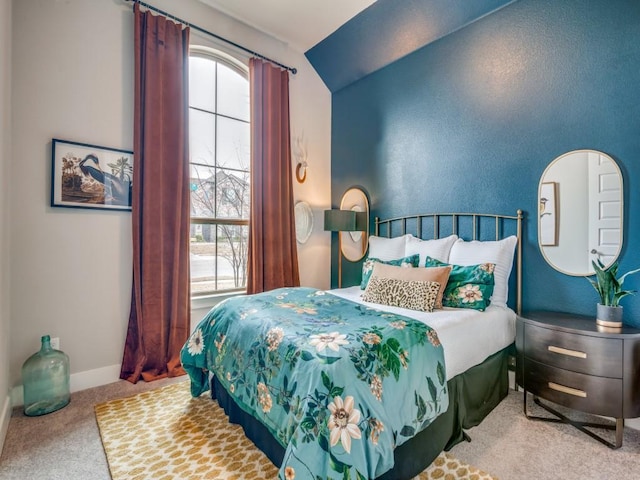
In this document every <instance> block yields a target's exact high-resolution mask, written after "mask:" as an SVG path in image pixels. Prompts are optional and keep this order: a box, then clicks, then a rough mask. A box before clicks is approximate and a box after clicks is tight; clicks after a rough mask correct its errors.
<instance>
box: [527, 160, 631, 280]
mask: <svg viewBox="0 0 640 480" xmlns="http://www.w3.org/2000/svg"><path fill="white" fill-rule="evenodd" d="M584 153H595V154H598V155H600V156H603V157H606V158H607V159H608V160H609V161H610V162H611V164H612V165H613V166H614V168H615V171H616V173H617V174H618V178H619V180H620V243H619V245H618V249H617V251H616V253H615V255H613V258H612V260H611V261H610V262H607V263H606V264H605V265H606V266H608V265H611V264H612V263H613V262H615V261H616V260H617V259H618V257H619V256H620V252H621V251H622V245H623V243H624V178H623V176H622V170H621V169H620V166H619V165H618V163H617V162H616V161H615V160H614V159H613V158H612V157H611V156H610V155H608V154H606V153H604V152H601V151H599V150H592V149H581V150H572V151H570V152H566V153H563V154H562V155H560V156H558V157H556V158H554V159H553V160H552V161H551V162H550V163H549V165H547V167H546V168H545V169H544V171H543V172H542V175H541V176H540V181H539V182H538V196H537V198H536V204H537V205H538V207H537V209H538V215H537V216H538V225H537V227H538V248H539V249H540V253H541V254H542V257H543V258H544V259H545V261H546V262H547V264H548V265H549V266H551V267H552V268H553V269H554V270H557V271H558V272H560V273H562V274H564V275H570V276H573V277H588V276H592V275H594V274H595V272H594V270H593V268H591V267H589V268H588V270H587V271H586V272H583V271H580V272H578V271H570V270H567V269H566V268H563V266H558V265H556V264H555V263H554V262H553V261H552V260H551V259H550V258H549V256H548V255H547V253H545V248H546V247H553V246H555V245H554V244H545V245H543V242H542V229H541V218H542V216H541V213H542V212H543V211H544V210H543V208H542V203H541V198H542V189H543V185H547V187H546V188H548V189H549V191H551V192H553V193H554V194H555V201H556V203H557V205H556V208H558V209H559V201H558V198H559V197H558V193H559V192H558V191H557V185H555V184H554V185H553V186H550V185H549V184H550V183H555V182H553V181H550V180H548V179H545V177H546V176H547V174H548V172H549V170H550V169H551V168H552V167H553V166H554V165H556V164H557V163H558V162H559V161H561V160H562V159H564V158H566V157H568V156H570V155H574V154H584ZM558 215H560V212H559V210H558ZM559 220H560V221H561V220H562V219H557V218H556V220H555V221H556V234H555V235H556V241H555V242H554V243H557V238H558V236H559V225H560V223H559ZM587 234H588V232H587Z"/></svg>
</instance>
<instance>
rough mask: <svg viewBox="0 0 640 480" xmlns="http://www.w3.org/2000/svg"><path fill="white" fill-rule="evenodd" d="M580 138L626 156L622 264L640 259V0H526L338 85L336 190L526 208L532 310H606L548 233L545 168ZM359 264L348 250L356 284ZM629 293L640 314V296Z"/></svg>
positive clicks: (381, 206) (347, 272) (578, 145)
mask: <svg viewBox="0 0 640 480" xmlns="http://www.w3.org/2000/svg"><path fill="white" fill-rule="evenodd" d="M576 149H595V150H600V151H603V152H605V153H607V154H609V155H610V156H611V157H613V158H614V159H615V160H616V161H617V163H618V165H619V166H620V168H621V170H622V173H623V178H624V189H625V192H624V202H625V206H624V215H625V218H624V246H623V249H622V253H621V257H620V258H621V262H620V271H621V272H624V271H627V270H630V269H632V268H637V267H640V188H639V187H638V183H639V182H640V1H638V0H562V1H557V0H519V1H517V2H515V3H511V4H509V5H508V6H506V7H504V8H502V9H500V10H498V11H497V12H495V13H493V14H491V15H488V16H485V17H484V18H482V19H480V20H478V21H476V22H474V23H472V24H470V25H469V26H467V27H465V28H463V29H460V30H458V31H456V32H454V33H452V34H450V35H448V36H446V37H443V38H441V39H439V40H437V41H435V42H433V43H431V44H429V45H427V46H425V47H423V48H421V49H420V50H417V51H416V52H414V53H412V54H410V55H408V56H406V57H404V58H402V59H400V60H398V61H396V62H394V63H392V64H391V65H388V66H387V67H385V68H382V69H381V70H378V71H377V72H375V73H372V74H370V75H368V76H366V77H364V78H362V79H361V80H359V81H357V82H355V83H352V84H350V85H348V86H347V87H345V88H343V89H341V90H339V91H337V92H335V93H334V94H333V96H332V161H331V168H332V172H331V175H332V203H333V205H334V206H336V205H339V204H340V198H341V196H342V194H343V192H344V191H345V190H347V188H349V187H350V186H352V185H360V186H362V187H363V188H364V189H365V190H366V191H367V192H368V194H369V196H370V200H371V205H372V217H373V216H376V215H377V216H380V217H383V218H385V217H389V216H396V215H405V214H412V213H421V212H437V211H481V212H499V213H504V214H514V213H515V212H516V210H517V209H519V208H520V209H523V210H524V211H525V212H526V215H527V221H526V224H525V230H524V235H525V238H524V307H525V309H551V310H560V311H568V312H574V313H582V314H586V315H595V304H596V303H597V300H598V297H597V295H596V292H595V291H594V290H593V288H592V287H591V286H590V285H589V283H588V282H587V280H586V279H584V278H582V277H570V276H566V275H563V274H561V273H559V272H557V271H556V270H554V269H553V268H551V267H550V266H549V265H547V263H546V262H545V260H544V259H543V257H542V255H541V253H540V251H539V249H538V241H537V218H536V214H537V202H536V197H537V189H538V182H539V179H540V176H541V174H542V173H543V171H544V169H545V167H546V166H547V165H548V164H549V162H551V161H552V160H553V159H554V158H556V157H557V156H559V155H561V154H563V153H565V152H568V151H571V150H576ZM567 220H568V219H563V221H567ZM334 237H335V235H334ZM336 258H337V250H336V246H335V242H334V247H333V259H334V265H335V262H336ZM332 270H333V276H334V277H333V283H334V284H335V282H336V269H335V268H333V269H332ZM359 275H360V274H359V265H358V264H351V263H350V262H347V261H344V260H343V278H344V283H343V285H344V284H347V285H348V284H349V283H354V282H355V281H357V279H359ZM625 287H627V288H631V289H640V274H637V275H635V276H630V277H628V279H627V281H626V282H625ZM622 305H623V306H624V308H625V322H626V323H629V324H632V325H636V326H640V296H632V297H626V298H625V299H624V300H622Z"/></svg>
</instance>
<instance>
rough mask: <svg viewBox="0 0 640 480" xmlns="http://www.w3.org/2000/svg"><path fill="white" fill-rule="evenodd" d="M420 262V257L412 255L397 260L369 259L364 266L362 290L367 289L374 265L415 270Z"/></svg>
mask: <svg viewBox="0 0 640 480" xmlns="http://www.w3.org/2000/svg"><path fill="white" fill-rule="evenodd" d="M418 262H420V255H411V256H410V257H403V258H398V259H396V260H380V259H379V258H372V257H368V258H367V259H366V260H365V261H364V263H363V264H362V281H361V282H360V288H361V289H362V290H364V289H365V288H367V284H368V283H369V279H370V278H371V274H372V273H373V265H374V264H375V263H385V264H387V265H395V266H396V267H407V268H413V267H417V266H418Z"/></svg>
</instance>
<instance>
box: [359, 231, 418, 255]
mask: <svg viewBox="0 0 640 480" xmlns="http://www.w3.org/2000/svg"><path fill="white" fill-rule="evenodd" d="M408 236H409V235H408V234H407V235H402V236H401V237H393V238H386V237H376V236H375V235H371V236H370V237H369V255H368V256H369V257H371V258H377V259H378V260H384V261H389V260H397V259H399V258H403V257H404V256H405V254H404V250H405V245H406V242H407V237H408Z"/></svg>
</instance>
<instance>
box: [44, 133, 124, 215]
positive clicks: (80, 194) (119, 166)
mask: <svg viewBox="0 0 640 480" xmlns="http://www.w3.org/2000/svg"><path fill="white" fill-rule="evenodd" d="M133 174H134V163H133V152H132V151H131V150H123V149H119V148H110V147H103V146H100V145H92V144H89V143H80V142H73V141H69V140H60V139H57V138H54V139H52V141H51V206H52V207H68V208H90V209H94V210H96V209H97V210H124V211H131V187H132V184H133Z"/></svg>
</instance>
